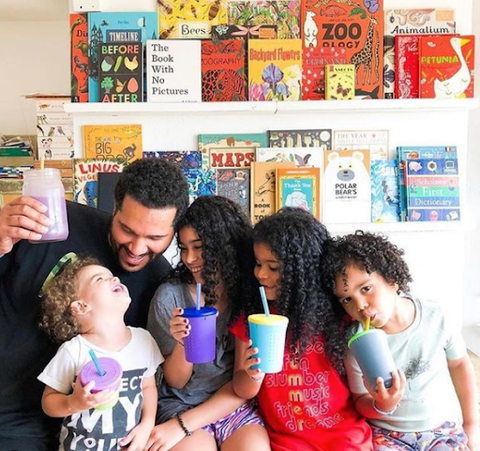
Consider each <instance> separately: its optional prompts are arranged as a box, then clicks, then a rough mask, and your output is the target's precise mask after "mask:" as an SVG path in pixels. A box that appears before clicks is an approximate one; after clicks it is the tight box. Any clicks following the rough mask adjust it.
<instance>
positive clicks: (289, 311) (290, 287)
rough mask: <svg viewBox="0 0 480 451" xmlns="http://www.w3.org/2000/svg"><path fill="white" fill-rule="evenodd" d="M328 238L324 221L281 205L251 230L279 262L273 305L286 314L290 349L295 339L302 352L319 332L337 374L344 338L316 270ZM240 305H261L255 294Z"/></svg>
mask: <svg viewBox="0 0 480 451" xmlns="http://www.w3.org/2000/svg"><path fill="white" fill-rule="evenodd" d="M328 239H329V234H328V231H327V229H326V228H325V226H324V225H323V224H321V223H320V222H319V221H317V220H316V219H315V218H314V217H313V216H312V215H311V214H310V213H307V212H306V211H304V210H301V209H298V208H284V209H282V210H280V211H279V212H277V213H275V214H273V215H272V216H268V217H266V218H264V219H262V220H261V221H260V222H258V223H257V224H256V225H255V227H254V230H253V241H254V243H262V244H266V245H267V246H269V247H270V249H271V250H272V252H273V254H274V255H275V256H276V258H278V261H279V262H280V268H279V271H280V290H279V297H278V299H277V300H276V301H275V304H274V305H275V309H276V311H277V312H278V313H279V314H280V315H285V316H287V317H288V318H289V330H290V332H291V340H290V343H289V345H290V349H291V351H292V352H296V347H297V346H298V345H299V349H298V352H300V353H303V352H304V350H305V348H306V346H307V344H309V343H310V344H311V343H314V342H315V340H318V337H319V336H322V337H323V339H324V343H325V348H326V354H327V356H328V358H329V360H330V361H331V363H332V364H333V365H334V366H335V368H336V369H337V370H338V371H339V372H340V373H341V374H343V373H344V369H343V358H344V355H345V352H346V347H345V343H344V341H345V340H344V339H343V334H341V332H340V329H341V324H340V323H339V322H338V321H336V317H335V315H334V314H333V309H332V302H331V300H330V298H329V297H327V296H326V295H325V293H324V289H323V286H322V282H321V278H320V274H319V267H320V263H321V261H322V259H323V255H324V249H325V243H326V241H327V240H328ZM257 286H258V282H257ZM257 293H258V290H257ZM245 310H246V312H245V313H246V314H247V315H249V314H252V313H258V312H261V311H263V308H262V304H261V301H260V298H259V296H256V297H255V298H254V300H253V302H251V303H249V304H247V305H245Z"/></svg>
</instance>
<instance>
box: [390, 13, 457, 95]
mask: <svg viewBox="0 0 480 451" xmlns="http://www.w3.org/2000/svg"><path fill="white" fill-rule="evenodd" d="M455 28H456V24H455V10H454V9H435V8H422V9H412V8H406V9H388V10H386V11H385V36H384V39H383V59H384V66H383V85H384V93H385V98H386V99H393V97H394V86H395V80H396V73H397V66H396V63H395V60H396V52H397V49H398V46H397V44H396V42H395V39H396V37H397V36H402V35H427V34H432V35H434V34H452V33H455ZM395 98H396V95H395ZM404 98H405V97H404Z"/></svg>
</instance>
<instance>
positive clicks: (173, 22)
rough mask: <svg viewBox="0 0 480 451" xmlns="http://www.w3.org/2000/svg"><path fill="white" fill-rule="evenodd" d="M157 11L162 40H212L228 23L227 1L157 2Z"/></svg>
mask: <svg viewBox="0 0 480 451" xmlns="http://www.w3.org/2000/svg"><path fill="white" fill-rule="evenodd" d="M157 11H158V29H159V37H160V39H210V38H211V36H212V34H211V29H212V26H213V25H222V24H226V23H228V20H227V0H178V1H169V0H157Z"/></svg>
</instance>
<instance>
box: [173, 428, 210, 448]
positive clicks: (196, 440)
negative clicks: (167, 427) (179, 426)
mask: <svg viewBox="0 0 480 451" xmlns="http://www.w3.org/2000/svg"><path fill="white" fill-rule="evenodd" d="M192 450H201V451H217V444H216V443H215V438H214V437H213V435H212V434H211V433H210V432H208V431H207V430H205V429H199V430H197V431H195V432H194V433H193V435H192V436H191V437H185V438H184V439H183V440H182V441H181V442H179V443H178V444H177V445H175V446H174V447H173V448H172V449H171V450H170V451H192Z"/></svg>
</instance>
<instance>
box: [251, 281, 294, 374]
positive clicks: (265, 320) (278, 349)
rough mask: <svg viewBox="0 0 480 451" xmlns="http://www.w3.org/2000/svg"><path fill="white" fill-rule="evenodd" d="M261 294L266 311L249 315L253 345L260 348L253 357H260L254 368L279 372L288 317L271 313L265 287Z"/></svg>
mask: <svg viewBox="0 0 480 451" xmlns="http://www.w3.org/2000/svg"><path fill="white" fill-rule="evenodd" d="M260 295H261V297H262V303H263V309H264V311H265V313H257V314H254V315H249V317H248V326H249V330H250V339H251V340H252V347H253V348H257V349H258V353H257V354H255V355H254V356H253V358H259V359H260V363H259V364H258V365H254V366H253V367H252V368H253V369H257V368H260V370H261V371H262V372H263V373H278V372H280V371H281V370H282V368H283V355H284V351H285V338H286V335H287V327H288V318H287V317H285V316H282V315H272V314H271V313H270V310H269V308H268V302H267V299H266V296H265V290H264V288H263V287H260Z"/></svg>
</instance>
